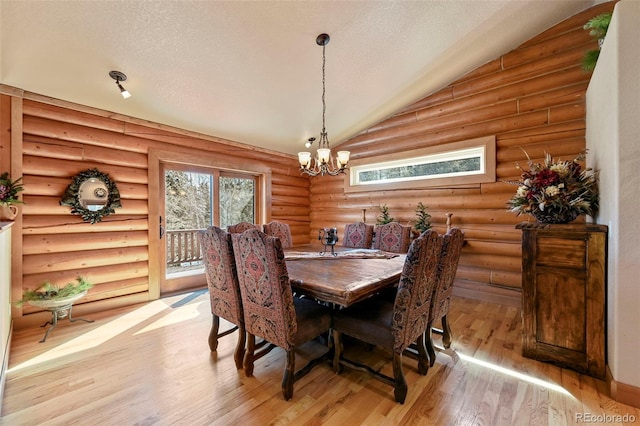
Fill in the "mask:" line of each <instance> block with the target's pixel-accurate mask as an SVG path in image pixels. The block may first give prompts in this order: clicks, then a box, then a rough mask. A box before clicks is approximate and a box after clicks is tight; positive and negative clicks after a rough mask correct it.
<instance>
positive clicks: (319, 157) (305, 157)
mask: <svg viewBox="0 0 640 426" xmlns="http://www.w3.org/2000/svg"><path fill="white" fill-rule="evenodd" d="M329 40H330V38H329V35H328V34H320V35H319V36H318V37H317V38H316V44H317V45H318V46H322V131H321V132H320V141H319V142H318V150H317V154H316V157H315V158H314V159H313V163H314V164H313V166H312V165H311V163H312V159H311V153H310V152H299V153H298V161H299V162H300V171H301V172H302V173H304V174H308V175H310V176H317V175H321V176H324V175H331V176H337V175H339V174H340V173H344V172H345V169H346V168H347V163H349V155H350V153H349V151H338V157H337V158H336V159H335V164H334V162H333V157H332V155H331V149H330V148H329V138H328V137H327V130H326V129H325V124H324V121H325V120H324V115H325V111H326V109H327V104H326V102H325V99H324V94H325V78H324V65H325V61H326V58H325V53H324V51H325V47H326V45H327V44H329ZM314 141H315V138H309V140H308V141H307V143H306V144H305V146H306V147H307V148H309V147H310V146H311V144H313V142H314Z"/></svg>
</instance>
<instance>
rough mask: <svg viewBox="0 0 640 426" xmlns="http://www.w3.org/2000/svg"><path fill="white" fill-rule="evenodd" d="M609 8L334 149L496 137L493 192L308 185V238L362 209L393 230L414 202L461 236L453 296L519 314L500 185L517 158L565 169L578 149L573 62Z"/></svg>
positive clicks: (578, 80) (410, 214) (578, 90)
mask: <svg viewBox="0 0 640 426" xmlns="http://www.w3.org/2000/svg"><path fill="white" fill-rule="evenodd" d="M614 4H615V2H611V3H605V4H601V5H598V6H595V7H593V8H591V9H589V10H586V11H584V12H582V13H580V14H578V15H575V16H573V17H571V18H568V19H566V20H565V21H563V22H561V23H559V24H557V25H555V26H554V27H552V28H550V29H548V30H547V31H545V32H543V33H541V34H539V35H538V36H536V37H534V38H532V39H531V40H529V41H527V42H526V43H524V44H522V45H521V46H519V47H518V48H517V49H515V50H513V51H511V52H509V53H507V54H505V55H502V56H500V57H499V58H496V59H495V60H493V61H491V62H489V63H487V64H485V65H483V66H481V67H479V68H477V69H476V70H474V71H472V72H470V73H468V74H467V75H466V76H464V77H463V78H460V79H459V80H457V81H454V82H453V83H451V84H450V85H448V86H447V87H445V88H443V89H442V90H440V91H438V92H436V93H433V94H431V95H429V96H426V97H424V98H422V99H420V100H419V101H417V102H415V103H414V104H412V105H410V106H409V107H407V108H405V109H403V110H402V111H399V112H398V113H396V114H395V115H393V116H392V117H389V118H388V119H386V120H384V121H382V122H380V123H378V124H376V125H374V126H372V127H371V128H369V129H367V130H365V131H364V132H362V133H361V134H359V135H358V136H356V137H354V138H352V139H350V140H348V141H347V142H346V143H344V144H341V145H340V149H346V150H349V151H351V155H352V158H354V159H363V158H367V157H369V156H379V155H385V154H390V153H396V152H398V151H408V150H412V149H417V148H422V147H427V146H437V145H445V144H447V143H451V142H457V141H462V140H467V139H472V138H477V137H482V136H490V135H495V136H496V156H497V158H496V179H497V180H498V182H495V183H487V184H476V185H466V186H464V187H449V188H447V187H443V188H434V189H420V190H417V189H413V190H396V191H371V192H360V193H344V192H343V190H342V189H343V185H344V183H343V180H342V178H327V177H324V178H314V179H311V212H312V213H311V237H312V238H313V237H314V235H315V234H316V233H317V229H318V228H321V227H325V226H338V227H339V229H341V230H344V225H345V224H347V223H350V222H354V221H358V220H360V219H361V218H362V209H366V219H367V222H368V223H375V221H376V218H377V217H378V216H379V213H380V209H379V206H380V205H382V204H387V206H388V207H389V210H390V214H391V216H392V217H394V218H395V219H396V220H398V221H399V222H402V223H412V222H413V221H414V220H415V219H416V216H415V209H416V206H417V204H418V202H420V201H422V202H423V203H424V204H425V205H426V206H427V208H428V212H429V213H430V214H431V216H432V224H433V225H434V228H435V229H436V230H438V231H440V232H441V231H444V230H445V220H446V217H445V213H447V212H451V213H453V225H454V226H457V227H459V228H461V229H463V230H464V232H465V235H466V242H467V244H466V246H465V247H464V249H463V252H462V257H461V261H460V266H459V268H458V274H457V279H456V284H455V288H456V292H457V293H458V294H461V295H467V296H471V297H478V298H482V299H486V300H495V301H500V302H507V303H513V304H518V303H519V300H520V290H521V248H520V244H521V233H520V231H519V230H516V229H515V228H514V225H515V224H517V223H519V222H521V221H523V220H527V219H526V218H524V217H516V216H515V215H514V214H512V213H510V212H509V211H507V210H506V203H507V200H509V198H511V196H512V195H513V194H514V193H515V189H516V187H515V186H514V185H511V184H506V183H503V182H501V181H503V180H517V179H518V178H519V173H518V170H517V169H516V168H515V163H516V162H520V163H523V164H525V163H526V157H525V154H524V152H523V151H522V149H524V150H526V152H527V153H528V154H529V155H530V156H531V158H532V159H534V161H541V160H542V158H543V156H544V153H545V152H548V153H551V154H552V155H554V156H557V157H559V158H564V159H570V158H573V156H574V155H575V154H577V153H579V152H580V151H581V150H583V149H584V148H585V139H584V137H585V91H586V88H587V85H588V83H589V79H590V77H591V74H590V73H585V72H584V71H582V69H581V67H580V61H581V58H582V56H583V55H584V53H585V51H587V50H589V49H593V48H595V47H596V44H595V42H594V41H593V40H592V39H591V37H590V36H589V35H588V33H587V32H586V31H585V30H583V28H582V26H583V25H584V23H585V22H586V21H587V20H589V19H590V18H591V17H593V16H596V15H598V14H600V13H603V12H606V11H611V10H613V5H614ZM521 148H522V149H521ZM339 232H340V231H339Z"/></svg>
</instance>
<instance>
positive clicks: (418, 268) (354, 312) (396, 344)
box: [245, 231, 442, 404]
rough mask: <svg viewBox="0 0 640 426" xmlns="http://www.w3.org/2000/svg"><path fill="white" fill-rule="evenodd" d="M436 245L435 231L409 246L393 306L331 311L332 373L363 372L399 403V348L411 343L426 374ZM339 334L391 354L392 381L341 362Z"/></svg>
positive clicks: (375, 303) (403, 392) (381, 303)
mask: <svg viewBox="0 0 640 426" xmlns="http://www.w3.org/2000/svg"><path fill="white" fill-rule="evenodd" d="M441 246H442V238H441V237H439V236H438V234H437V232H435V231H426V232H425V233H423V234H422V235H421V236H420V237H419V238H417V239H415V240H414V241H413V243H411V246H410V247H409V252H408V253H407V257H406V259H405V262H404V267H403V270H402V275H401V276H400V282H399V284H398V289H397V291H396V298H395V300H394V301H393V302H390V301H389V300H387V299H385V298H384V297H372V298H369V299H366V300H364V301H362V302H359V303H356V304H354V305H353V306H351V307H348V308H345V309H342V310H336V311H334V312H333V325H332V327H333V341H334V350H335V351H334V359H333V368H334V370H335V372H336V373H339V372H340V370H341V366H343V365H344V366H347V367H350V368H354V369H356V370H359V371H366V372H368V373H369V374H371V375H372V376H373V377H375V378H376V379H378V380H381V381H382V382H384V383H387V384H390V385H391V386H393V387H394V395H395V400H396V401H397V402H399V403H401V404H403V403H404V400H405V398H406V396H407V388H408V385H407V381H406V379H405V377H404V372H403V367H402V354H403V352H404V350H405V349H406V348H407V347H408V346H409V345H410V344H412V343H415V344H416V346H417V347H418V373H419V374H421V375H425V374H427V371H428V369H429V357H428V354H427V351H426V348H425V345H424V331H425V330H426V329H427V328H430V327H431V324H430V323H429V319H430V317H431V316H430V312H429V311H430V309H431V301H432V298H433V289H434V287H435V285H436V279H437V265H438V258H439V256H440V248H441ZM342 334H346V335H348V336H351V337H354V338H356V339H358V340H361V341H363V342H365V343H368V344H371V345H375V346H379V347H381V348H383V349H385V350H387V351H389V352H391V353H392V354H393V377H389V376H387V375H384V374H382V373H380V372H379V371H376V370H374V369H373V368H371V367H370V366H367V365H365V364H363V363H360V362H357V361H353V360H349V359H347V358H345V357H344V355H343V347H342ZM245 368H246V366H245Z"/></svg>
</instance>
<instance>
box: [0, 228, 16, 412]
mask: <svg viewBox="0 0 640 426" xmlns="http://www.w3.org/2000/svg"><path fill="white" fill-rule="evenodd" d="M12 225H13V222H0V304H1V305H2V306H0V337H1V338H2V340H1V341H0V361H1V363H0V414H1V413H2V394H3V391H4V381H5V375H6V373H7V365H8V364H9V343H10V339H11V226H12Z"/></svg>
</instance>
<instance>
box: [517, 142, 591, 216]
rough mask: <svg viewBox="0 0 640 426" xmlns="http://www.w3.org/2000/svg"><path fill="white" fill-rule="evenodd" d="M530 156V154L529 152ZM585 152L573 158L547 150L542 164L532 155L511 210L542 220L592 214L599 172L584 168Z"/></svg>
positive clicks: (523, 172) (519, 183)
mask: <svg viewBox="0 0 640 426" xmlns="http://www.w3.org/2000/svg"><path fill="white" fill-rule="evenodd" d="M527 158H528V156H527ZM584 158H585V152H582V153H580V154H579V155H578V156H577V157H576V158H575V159H574V160H573V161H557V160H554V159H553V158H552V157H551V155H550V154H546V157H545V160H544V163H543V164H537V163H533V162H532V161H531V159H529V162H528V165H529V170H525V169H523V168H521V167H520V165H519V164H516V167H517V168H518V169H519V170H520V171H521V172H522V175H521V179H520V181H518V182H510V183H515V184H517V185H518V189H517V191H516V194H515V195H514V196H513V197H512V198H511V199H510V200H509V201H508V206H509V210H511V211H512V212H514V213H516V215H518V216H519V215H521V214H523V213H528V214H530V215H532V216H533V217H535V218H536V219H537V220H538V222H541V223H569V222H571V221H573V220H575V219H576V218H577V217H578V216H581V215H585V214H588V215H590V216H593V215H595V214H596V213H597V211H598V204H599V194H598V173H597V172H596V171H594V170H593V169H591V168H587V169H584V170H583V169H582V167H581V166H580V163H579V162H580V161H584Z"/></svg>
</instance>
